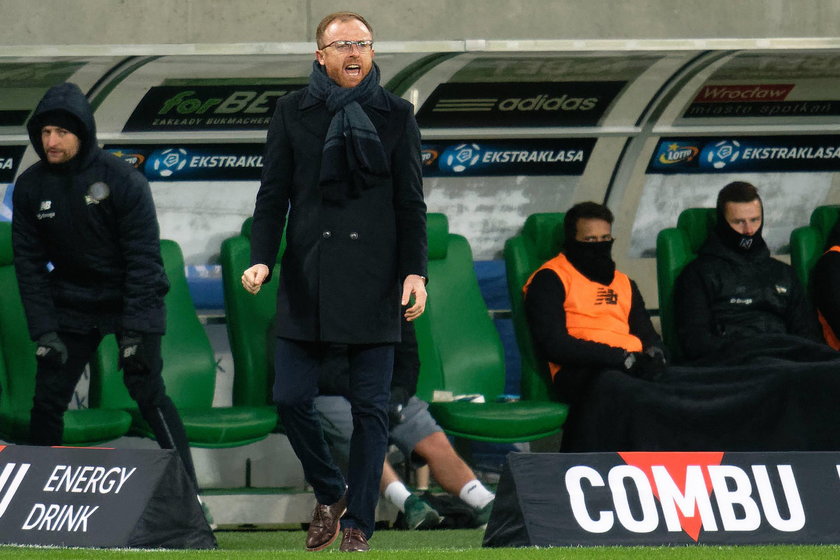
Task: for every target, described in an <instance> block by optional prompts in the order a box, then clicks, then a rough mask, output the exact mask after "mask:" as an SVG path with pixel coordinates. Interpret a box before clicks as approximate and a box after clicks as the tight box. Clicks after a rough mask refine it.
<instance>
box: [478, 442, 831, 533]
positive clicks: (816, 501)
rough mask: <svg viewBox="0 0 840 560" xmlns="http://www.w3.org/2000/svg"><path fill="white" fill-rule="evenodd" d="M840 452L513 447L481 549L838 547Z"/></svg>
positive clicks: (500, 482)
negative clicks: (598, 450) (589, 450)
mask: <svg viewBox="0 0 840 560" xmlns="http://www.w3.org/2000/svg"><path fill="white" fill-rule="evenodd" d="M838 503H840V453H835V452H820V453H814V452H812V453H724V452H692V453H676V452H668V453H666V452H662V453H659V452H649V453H645V452H633V453H581V454H573V453H569V454H559V453H539V454H529V453H511V454H510V455H508V461H507V464H506V465H505V468H504V471H503V472H502V477H501V479H500V481H499V486H498V489H497V492H496V502H495V504H494V506H493V513H492V515H491V517H490V521H489V523H488V524H487V531H486V532H485V535H484V546H487V547H510V546H605V545H606V546H612V545H624V546H633V545H655V546H662V545H691V544H711V545H741V544H836V543H840V525H838V523H837V515H836V505H837V504H838Z"/></svg>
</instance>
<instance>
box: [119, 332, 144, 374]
mask: <svg viewBox="0 0 840 560" xmlns="http://www.w3.org/2000/svg"><path fill="white" fill-rule="evenodd" d="M119 346H120V359H119V367H120V369H122V370H123V371H124V372H126V373H134V374H137V373H144V372H146V371H148V370H149V368H148V366H147V365H146V361H145V360H144V359H143V353H142V347H143V335H142V334H140V333H138V332H135V331H126V332H124V333H122V335H121V336H120V337H119Z"/></svg>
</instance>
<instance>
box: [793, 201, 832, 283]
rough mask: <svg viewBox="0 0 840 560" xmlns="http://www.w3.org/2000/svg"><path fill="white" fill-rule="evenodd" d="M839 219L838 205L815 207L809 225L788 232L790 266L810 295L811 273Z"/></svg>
mask: <svg viewBox="0 0 840 560" xmlns="http://www.w3.org/2000/svg"><path fill="white" fill-rule="evenodd" d="M838 217H840V205H826V206H817V207H816V208H814V211H813V212H811V220H810V224H809V225H807V226H802V227H798V228H796V229H794V230H793V231H792V232H790V265H791V266H792V267H793V269H794V270H795V271H796V274H797V276H798V277H799V281H800V282H801V283H802V285H803V286H804V287H805V290H806V291H807V292H808V294H809V295H810V294H811V289H812V286H811V271H812V270H813V269H814V266H815V265H816V264H817V261H818V260H819V258H820V256H822V254H823V252H824V251H825V248H826V247H825V244H826V242H827V241H828V235H829V234H830V233H831V230H832V229H833V228H834V225H835V224H836V223H837V219H838Z"/></svg>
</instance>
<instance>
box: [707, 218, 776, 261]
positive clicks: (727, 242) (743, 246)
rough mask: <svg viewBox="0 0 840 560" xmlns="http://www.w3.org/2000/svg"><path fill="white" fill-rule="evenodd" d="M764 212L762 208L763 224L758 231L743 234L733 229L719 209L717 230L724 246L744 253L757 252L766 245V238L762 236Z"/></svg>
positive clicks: (762, 221)
mask: <svg viewBox="0 0 840 560" xmlns="http://www.w3.org/2000/svg"><path fill="white" fill-rule="evenodd" d="M763 214H764V210H763V209H762V220H761V226H760V227H759V228H758V229H757V230H756V232H755V233H754V234H752V235H743V234H741V233H738V232H737V231H735V230H734V229H732V226H730V225H729V223H728V222H727V221H726V218H724V216H723V212H721V211H720V210H718V212H717V224H716V225H715V232H717V234H718V237H720V240H721V242H722V243H723V244H724V246H726V247H728V248H729V249H732V250H733V251H735V252H736V253H740V254H744V255H749V254H754V253H757V252H759V251H760V250H761V249H762V248H763V247H765V246H766V244H765V243H764V238H763V237H762V236H761V232H762V231H763V230H764V219H763V218H764V216H763Z"/></svg>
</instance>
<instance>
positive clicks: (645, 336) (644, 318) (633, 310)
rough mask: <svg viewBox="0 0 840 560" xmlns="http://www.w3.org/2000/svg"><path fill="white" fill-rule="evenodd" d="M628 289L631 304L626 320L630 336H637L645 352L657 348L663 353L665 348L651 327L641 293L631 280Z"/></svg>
mask: <svg viewBox="0 0 840 560" xmlns="http://www.w3.org/2000/svg"><path fill="white" fill-rule="evenodd" d="M630 288H631V290H632V292H633V303H632V304H631V307H630V316H629V317H628V319H627V322H628V323H629V325H630V334H632V335H635V336H637V337H638V338H639V340H641V341H642V348H643V349H645V350H646V349H647V348H649V347H650V346H658V347H659V348H661V349H662V350H663V351H664V350H665V346H664V344H663V343H662V338H661V337H660V336H659V333H657V332H656V329H655V328H654V327H653V323H652V322H651V320H650V315H649V314H648V312H647V309H646V308H645V300H644V298H643V297H642V292H640V291H639V287H638V286H637V285H636V282H634V281H633V280H630Z"/></svg>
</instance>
